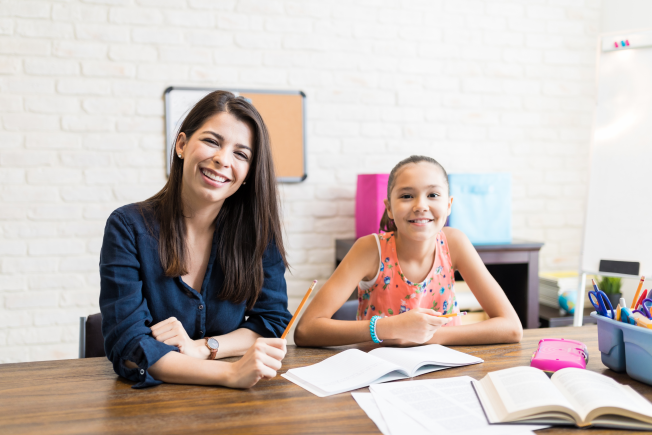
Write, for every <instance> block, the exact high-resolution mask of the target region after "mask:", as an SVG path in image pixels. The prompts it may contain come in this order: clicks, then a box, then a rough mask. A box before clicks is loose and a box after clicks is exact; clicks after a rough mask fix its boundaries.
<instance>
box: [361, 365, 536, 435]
mask: <svg viewBox="0 0 652 435" xmlns="http://www.w3.org/2000/svg"><path fill="white" fill-rule="evenodd" d="M472 380H473V379H472V378H470V377H468V376H460V377H455V378H447V379H431V380H430V379H429V380H423V381H407V382H394V383H390V384H375V385H372V386H370V387H369V389H370V390H371V393H351V395H352V396H353V398H354V399H355V400H356V402H358V405H360V407H361V408H362V409H363V411H364V412H365V413H366V414H367V415H368V416H369V418H371V420H373V422H374V423H375V424H376V426H378V429H379V430H380V431H381V432H382V433H383V434H384V435H401V434H410V435H421V434H423V435H425V434H432V433H436V434H438V435H447V434H451V435H458V434H477V433H481V434H488V435H493V434H496V435H498V434H507V435H517V434H532V431H533V430H538V429H543V428H546V427H548V426H545V425H524V424H519V425H505V424H491V425H490V424H489V423H488V422H487V418H486V417H485V414H484V411H483V410H482V407H481V406H480V402H479V401H478V398H477V396H476V394H475V391H474V390H473V387H472V385H471V381H472Z"/></svg>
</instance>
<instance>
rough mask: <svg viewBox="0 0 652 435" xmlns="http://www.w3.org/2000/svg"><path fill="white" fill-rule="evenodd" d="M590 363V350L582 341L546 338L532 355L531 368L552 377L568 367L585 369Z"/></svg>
mask: <svg viewBox="0 0 652 435" xmlns="http://www.w3.org/2000/svg"><path fill="white" fill-rule="evenodd" d="M588 362H589V350H588V349H587V347H586V345H585V344H584V343H582V342H580V341H575V340H567V339H564V338H544V339H543V340H540V341H539V347H538V348H537V350H536V351H535V352H534V354H533V355H532V360H531V361H530V366H532V367H536V368H538V369H541V370H543V371H544V372H546V373H547V374H548V375H552V374H553V373H554V372H556V371H557V370H561V369H565V368H567V367H575V368H578V369H585V368H586V364H587V363H588Z"/></svg>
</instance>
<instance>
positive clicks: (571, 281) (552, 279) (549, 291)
mask: <svg viewBox="0 0 652 435" xmlns="http://www.w3.org/2000/svg"><path fill="white" fill-rule="evenodd" d="M589 284H590V281H589ZM579 285H580V279H579V277H578V276H577V272H544V273H540V274H539V303H541V304H543V305H547V306H549V307H552V308H559V295H561V294H562V293H564V292H567V291H576V290H577V288H578V287H579Z"/></svg>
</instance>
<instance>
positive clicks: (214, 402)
mask: <svg viewBox="0 0 652 435" xmlns="http://www.w3.org/2000/svg"><path fill="white" fill-rule="evenodd" d="M545 337H563V338H570V339H576V340H580V341H582V342H584V343H586V345H587V346H588V348H589V354H590V359H589V365H588V368H589V369H590V370H593V371H596V372H598V373H604V374H606V375H607V376H610V377H612V378H614V379H616V380H617V381H618V382H620V383H623V384H629V385H631V386H632V387H633V388H634V389H635V390H636V391H638V392H639V393H641V394H643V395H644V396H646V397H647V398H648V399H652V387H650V386H648V385H645V384H642V383H640V382H637V381H634V380H632V379H630V378H629V377H628V376H627V375H625V374H618V373H614V372H612V371H611V370H609V369H607V368H606V367H605V366H604V365H603V364H602V363H601V362H600V354H599V352H598V340H597V327H596V326H595V325H588V326H583V327H581V328H573V327H566V328H556V329H554V330H550V329H531V330H526V331H525V335H524V338H523V341H522V342H521V343H519V344H510V345H490V346H456V347H454V348H455V349H457V350H460V351H462V352H467V353H469V354H472V355H475V356H478V357H480V358H482V359H484V360H485V362H484V363H483V364H477V365H473V366H468V367H459V368H453V369H447V370H442V371H438V372H434V373H429V374H426V375H423V376H419V377H418V379H436V378H446V377H451V376H462V375H469V376H472V377H473V378H475V379H481V378H482V377H484V376H485V375H486V374H487V373H488V372H490V371H494V370H499V369H502V368H509V367H514V366H524V365H529V361H530V356H531V355H532V353H533V352H534V350H535V349H536V347H537V343H538V341H539V339H541V338H545ZM374 346H376V345H373V344H372V343H369V344H368V345H361V346H359V347H360V348H361V349H363V350H365V351H368V350H371V349H372V348H373V347H374ZM342 349H343V348H342V347H340V348H327V349H307V348H297V347H295V346H290V347H289V349H288V354H287V356H286V358H285V360H284V362H283V369H282V370H281V371H282V372H284V371H286V370H288V369H290V368H294V367H302V366H305V365H309V364H314V363H317V362H319V361H321V360H323V359H325V358H327V357H329V356H331V355H333V354H335V353H337V352H339V351H341V350H342ZM399 382H400V381H399ZM130 386H131V383H130V382H128V381H125V380H124V379H122V378H119V377H118V376H116V375H115V374H114V373H113V369H112V367H111V364H110V363H109V361H108V360H106V359H105V358H89V359H85V360H84V359H81V360H66V361H45V362H34V363H21V364H3V365H0V432H2V433H3V434H26V433H39V434H62V433H65V434H78V433H109V432H110V433H125V434H126V433H139V434H140V433H157V434H159V433H188V432H193V433H212V432H219V433H242V434H245V433H246V434H251V433H265V434H293V433H296V434H306V433H323V434H327V433H331V434H332V433H347V434H348V433H356V434H378V433H380V432H379V431H378V430H377V428H376V426H375V425H374V424H373V422H372V421H371V420H370V419H369V418H367V416H366V414H365V413H364V412H363V411H362V410H361V409H360V407H359V406H358V405H357V404H356V403H355V401H354V400H353V398H352V397H351V395H350V394H349V393H343V394H338V395H336V396H331V397H326V398H319V397H317V396H315V395H313V394H311V393H309V392H307V391H306V390H304V389H302V388H300V387H298V386H296V385H294V384H292V383H290V382H289V381H287V380H285V379H284V378H281V377H280V376H277V377H276V378H274V379H272V380H269V381H263V382H261V383H259V384H258V385H257V386H255V387H254V388H252V389H249V390H230V389H228V388H222V387H197V386H186V385H169V384H163V385H159V386H157V387H154V388H150V389H145V390H133V389H131V388H130ZM359 391H368V389H367V388H363V389H361V390H359ZM618 432H619V431H613V430H602V429H592V430H591V434H596V435H597V434H608V433H609V434H611V433H618ZM537 433H539V434H546V435H548V434H568V433H578V434H579V433H582V432H579V430H578V429H573V428H550V429H546V430H542V431H538V432H537ZM584 433H586V432H584ZM623 433H624V432H623ZM629 433H632V432H629Z"/></svg>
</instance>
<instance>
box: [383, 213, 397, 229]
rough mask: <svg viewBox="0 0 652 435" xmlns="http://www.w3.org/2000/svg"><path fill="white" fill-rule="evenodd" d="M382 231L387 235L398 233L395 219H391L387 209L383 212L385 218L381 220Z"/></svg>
mask: <svg viewBox="0 0 652 435" xmlns="http://www.w3.org/2000/svg"><path fill="white" fill-rule="evenodd" d="M380 231H384V232H386V233H390V232H392V231H396V224H395V223H394V219H390V218H389V215H388V214H387V209H385V211H384V212H383V217H382V218H380Z"/></svg>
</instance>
